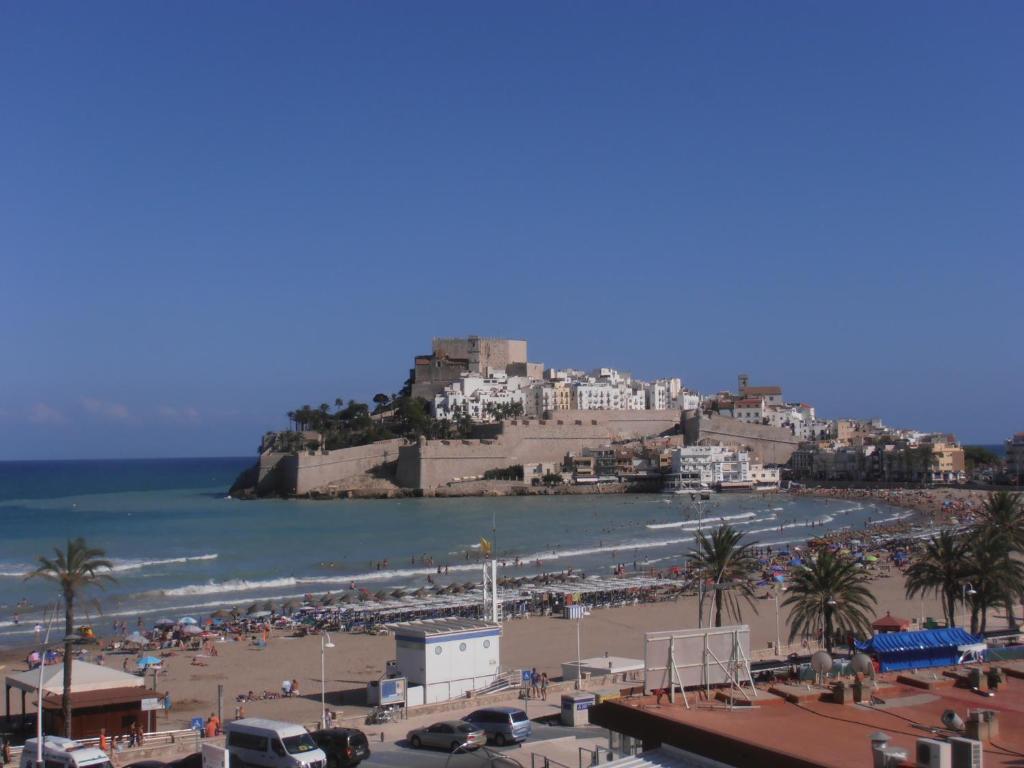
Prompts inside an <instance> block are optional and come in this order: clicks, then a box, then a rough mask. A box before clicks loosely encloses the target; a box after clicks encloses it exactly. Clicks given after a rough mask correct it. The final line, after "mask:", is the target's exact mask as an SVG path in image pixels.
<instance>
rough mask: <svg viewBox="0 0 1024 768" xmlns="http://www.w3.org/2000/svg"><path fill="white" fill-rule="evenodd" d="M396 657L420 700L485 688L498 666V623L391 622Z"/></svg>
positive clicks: (447, 697)
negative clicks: (421, 696)
mask: <svg viewBox="0 0 1024 768" xmlns="http://www.w3.org/2000/svg"><path fill="white" fill-rule="evenodd" d="M393 628H394V631H395V658H396V659H397V660H398V669H399V671H400V672H401V674H402V675H403V676H404V677H405V678H407V679H408V681H409V684H410V685H422V686H423V689H424V703H426V704H433V703H436V702H439V701H448V700H450V699H455V698H461V697H463V696H465V695H466V691H474V690H478V689H480V688H485V687H487V686H488V685H490V684H491V683H493V682H494V681H495V679H496V678H497V676H498V671H499V669H500V659H501V655H500V646H501V627H500V626H499V625H497V624H492V623H490V622H486V621H480V620H478V619H459V618H448V619H428V620H425V621H413V622H409V623H407V624H396V625H394V627H393Z"/></svg>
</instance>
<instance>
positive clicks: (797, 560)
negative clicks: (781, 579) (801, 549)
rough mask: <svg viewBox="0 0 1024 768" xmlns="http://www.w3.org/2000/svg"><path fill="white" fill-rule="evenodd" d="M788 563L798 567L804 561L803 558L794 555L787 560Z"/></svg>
mask: <svg viewBox="0 0 1024 768" xmlns="http://www.w3.org/2000/svg"><path fill="white" fill-rule="evenodd" d="M789 564H790V565H792V566H794V567H798V566H801V565H803V564H804V563H803V560H801V559H800V558H799V557H794V558H793V559H792V560H790V561H789Z"/></svg>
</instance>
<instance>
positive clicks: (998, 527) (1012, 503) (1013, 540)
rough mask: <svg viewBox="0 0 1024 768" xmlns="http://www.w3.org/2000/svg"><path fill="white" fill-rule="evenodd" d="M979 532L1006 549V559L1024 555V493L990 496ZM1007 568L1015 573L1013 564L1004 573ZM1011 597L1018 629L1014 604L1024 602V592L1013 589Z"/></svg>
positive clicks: (1012, 621)
mask: <svg viewBox="0 0 1024 768" xmlns="http://www.w3.org/2000/svg"><path fill="white" fill-rule="evenodd" d="M977 532H978V533H979V534H980V535H983V536H986V537H987V538H989V539H991V541H992V542H993V543H995V544H997V545H999V546H1000V547H1001V548H1003V549H1005V551H1003V552H1002V555H1003V557H1005V558H1013V557H1014V555H1015V554H1016V555H1020V554H1022V553H1024V503H1022V501H1021V494H1019V493H1010V492H1009V491H997V492H996V493H990V494H989V495H988V498H986V499H985V504H984V506H983V507H982V510H981V519H980V520H979V524H978V530H977ZM1007 568H1009V570H1010V571H1011V572H1012V570H1013V567H1012V566H1011V565H1010V564H1009V563H1006V564H1004V568H1003V570H1004V571H1005V570H1006V569H1007ZM1007 575H1011V574H1007ZM1008 586H1009V585H1008ZM1007 597H1008V598H1009V599H1008V600H1007V601H1006V613H1007V616H1008V617H1009V623H1010V627H1011V628H1016V626H1017V620H1016V618H1015V616H1014V613H1013V602H1014V598H1015V597H1018V598H1020V599H1021V600H1022V601H1024V590H1013V589H1010V590H1009V591H1008V592H1007Z"/></svg>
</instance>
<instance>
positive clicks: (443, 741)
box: [406, 720, 487, 752]
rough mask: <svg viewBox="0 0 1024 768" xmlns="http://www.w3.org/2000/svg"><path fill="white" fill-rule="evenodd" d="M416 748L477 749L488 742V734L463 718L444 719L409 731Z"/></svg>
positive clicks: (410, 741) (451, 750)
mask: <svg viewBox="0 0 1024 768" xmlns="http://www.w3.org/2000/svg"><path fill="white" fill-rule="evenodd" d="M406 738H408V739H409V743H410V744H411V745H412V746H413V748H414V749H419V748H420V747H439V748H441V749H447V750H448V751H450V752H454V751H455V750H457V749H459V748H460V747H465V748H466V749H477V748H479V747H482V746H483V745H484V744H486V743H487V734H485V733H484V731H483V729H482V728H477V727H476V726H475V725H473V724H471V723H466V722H463V721H462V720H444V721H442V722H440V723H434V724H433V725H428V726H427V727H426V728H417V729H416V730H414V731H409V735H408V736H407V737H406Z"/></svg>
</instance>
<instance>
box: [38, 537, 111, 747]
mask: <svg viewBox="0 0 1024 768" xmlns="http://www.w3.org/2000/svg"><path fill="white" fill-rule="evenodd" d="M105 555H106V553H105V552H104V551H103V550H102V549H96V548H94V547H90V546H89V545H88V544H86V543H85V539H83V538H82V537H78V538H77V539H68V542H67V547H66V549H64V550H63V551H62V550H61V549H60V548H58V547H54V548H53V559H50V558H48V557H46V556H44V555H40V556H39V558H38V561H39V567H37V568H36V569H35V570H34V571H32V572H31V573H30V574H29V575H28V576H26V577H25V578H26V579H33V578H40V579H46V580H48V581H53V582H56V583H57V584H59V585H60V590H61V595H62V596H63V598H64V692H63V694H62V696H61V705H62V707H63V709H64V735H65V736H67V737H68V738H71V644H72V643H73V642H74V639H73V636H72V633H73V632H74V629H75V599H76V598H78V597H79V596H80V595H81V594H82V592H83V591H85V589H86V588H87V587H90V586H98V587H101V588H102V586H103V583H104V582H107V581H114V577H113V576H111V575H110V573H109V571H110V568H111V563H110V561H109V560H107V559H105Z"/></svg>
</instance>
